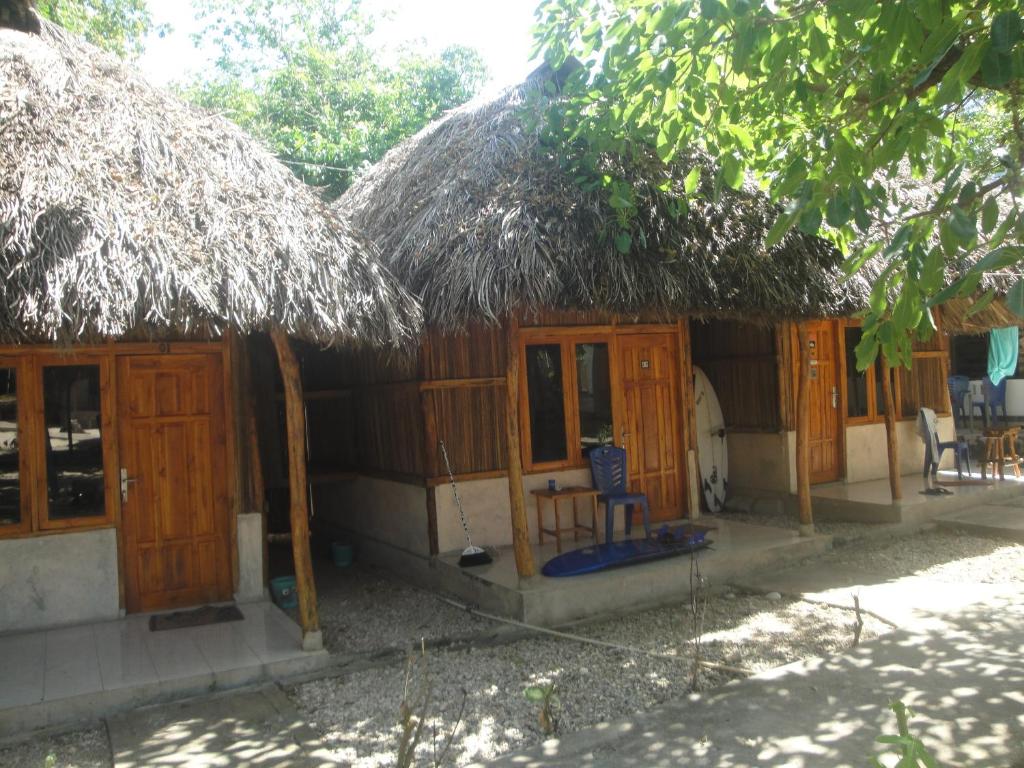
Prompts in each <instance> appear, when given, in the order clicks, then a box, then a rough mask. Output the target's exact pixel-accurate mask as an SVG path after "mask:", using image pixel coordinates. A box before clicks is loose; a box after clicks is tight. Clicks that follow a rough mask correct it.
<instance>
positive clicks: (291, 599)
mask: <svg viewBox="0 0 1024 768" xmlns="http://www.w3.org/2000/svg"><path fill="white" fill-rule="evenodd" d="M270 596H271V597H272V598H274V602H275V603H277V606H278V608H297V607H298V605H299V594H298V592H296V591H295V577H294V576H278V577H277V578H276V579H271V580H270Z"/></svg>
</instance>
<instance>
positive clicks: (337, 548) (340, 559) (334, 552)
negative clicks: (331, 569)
mask: <svg viewBox="0 0 1024 768" xmlns="http://www.w3.org/2000/svg"><path fill="white" fill-rule="evenodd" d="M353 555H354V552H353V551H352V545H351V544H342V543H341V542H338V541H336V542H334V543H333V544H331V560H333V561H334V564H335V565H336V566H338V567H339V568H348V567H349V566H350V565H352V557H353Z"/></svg>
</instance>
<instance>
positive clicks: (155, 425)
mask: <svg viewBox="0 0 1024 768" xmlns="http://www.w3.org/2000/svg"><path fill="white" fill-rule="evenodd" d="M117 370H118V413H119V432H118V435H119V439H120V445H119V449H120V456H121V471H122V474H123V475H125V476H126V477H127V486H126V487H127V491H126V493H122V496H121V499H122V506H121V515H122V536H123V543H124V573H125V602H126V607H127V610H128V611H155V610H163V609H169V608H178V607H182V606H187V605H195V604H198V603H204V602H212V601H217V600H227V599H230V598H231V555H230V550H229V544H228V538H229V517H228V492H227V487H228V482H227V480H228V479H227V477H226V471H227V468H226V464H227V461H226V433H225V423H224V395H223V388H224V378H223V363H222V359H221V355H220V353H219V352H217V353H214V354H194V355H192V354H190V355H131V356H125V357H120V358H118V366H117Z"/></svg>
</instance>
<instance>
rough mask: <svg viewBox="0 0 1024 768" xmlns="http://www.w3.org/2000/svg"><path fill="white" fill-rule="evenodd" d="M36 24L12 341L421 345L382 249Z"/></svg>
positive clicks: (23, 114)
mask: <svg viewBox="0 0 1024 768" xmlns="http://www.w3.org/2000/svg"><path fill="white" fill-rule="evenodd" d="M28 13H30V14H34V11H28ZM35 22H36V24H35V25H34V26H35V27H36V31H35V33H33V32H26V31H17V30H14V29H0V246H2V251H0V342H23V341H38V340H56V341H62V342H73V341H86V340H99V339H104V338H111V337H122V336H125V335H131V334H140V333H141V334H146V335H181V334H184V335H216V334H218V333H219V332H221V331H222V330H223V329H224V328H226V327H228V326H233V327H236V328H238V329H240V330H242V331H250V330H257V329H263V328H267V327H269V326H278V327H282V328H284V329H285V330H287V331H288V332H289V333H291V334H293V335H295V336H298V337H301V338H304V339H307V340H309V341H314V342H318V343H321V344H332V343H343V342H356V343H375V344H394V343H400V342H402V341H404V340H409V339H410V338H412V337H414V336H415V334H416V333H417V330H418V326H419V319H420V317H419V308H418V306H417V305H416V303H415V301H414V300H413V299H412V298H411V297H410V296H409V295H408V294H407V293H406V292H405V291H404V290H403V289H402V288H401V287H399V285H398V284H397V282H396V281H395V280H394V279H393V278H392V277H391V275H390V274H389V273H388V271H387V270H386V269H385V268H384V267H383V266H382V265H380V264H379V262H378V261H377V258H376V255H375V252H374V250H373V248H372V246H370V245H368V244H367V243H366V242H365V241H363V240H362V239H361V238H359V237H357V236H356V235H355V234H354V233H353V232H352V230H351V229H350V228H349V226H348V225H347V224H346V223H344V222H343V221H342V220H341V219H340V218H339V217H338V216H337V215H336V214H335V213H333V212H331V211H330V210H328V208H327V206H325V205H324V204H323V203H322V201H321V200H320V199H319V198H318V197H317V196H316V195H315V194H314V193H313V192H312V191H311V190H310V189H308V188H307V187H305V186H304V185H303V184H302V183H301V182H300V181H298V180H297V179H296V178H295V176H294V175H293V174H292V173H291V172H290V171H289V170H288V169H286V168H285V167H284V166H283V165H281V164H280V163H279V162H278V161H277V160H276V159H275V158H274V157H273V156H272V155H271V154H270V153H269V152H268V151H267V150H266V149H265V148H264V147H263V146H262V145H261V144H260V143H259V142H257V141H256V140H254V139H252V138H251V137H249V136H247V135H246V134H245V133H243V132H242V130H241V129H239V128H238V127H236V126H235V125H233V124H232V123H230V122H228V121H227V120H224V119H222V118H220V117H217V116H214V115H210V114H208V113H206V112H203V111H201V110H198V109H196V108H194V107H192V106H189V105H188V104H185V103H184V102H182V101H180V100H178V99H176V98H174V97H173V96H171V95H170V94H168V93H165V92H163V91H161V90H158V89H155V88H153V87H151V86H150V85H149V84H148V83H146V82H145V81H144V80H143V79H142V78H141V77H140V76H139V75H138V74H136V73H135V72H133V71H132V70H131V69H130V68H128V67H126V66H125V65H123V64H122V63H121V62H120V61H118V60H116V59H115V58H113V57H111V56H109V55H107V54H104V53H102V52H100V51H98V50H97V49H95V48H94V47H92V46H90V45H88V44H86V43H83V42H81V41H79V40H77V39H75V38H73V37H72V36H70V35H68V34H67V33H65V32H64V31H63V30H61V29H59V28H58V27H55V26H53V25H51V24H49V23H47V22H43V21H41V20H39V19H38V17H37V16H36V17H35Z"/></svg>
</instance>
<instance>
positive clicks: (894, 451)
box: [882, 357, 903, 501]
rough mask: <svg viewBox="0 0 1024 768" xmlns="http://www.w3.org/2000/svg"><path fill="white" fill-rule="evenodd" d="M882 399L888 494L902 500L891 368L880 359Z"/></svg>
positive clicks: (894, 498)
mask: <svg viewBox="0 0 1024 768" xmlns="http://www.w3.org/2000/svg"><path fill="white" fill-rule="evenodd" d="M882 398H883V399H884V400H885V447H886V450H887V451H888V453H889V492H890V494H891V495H892V500H893V501H899V500H900V499H902V498H903V488H902V487H901V484H900V446H899V443H898V442H897V440H896V403H895V400H894V398H893V396H892V368H890V367H889V361H888V360H886V359H885V358H884V357H883V358H882Z"/></svg>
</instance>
